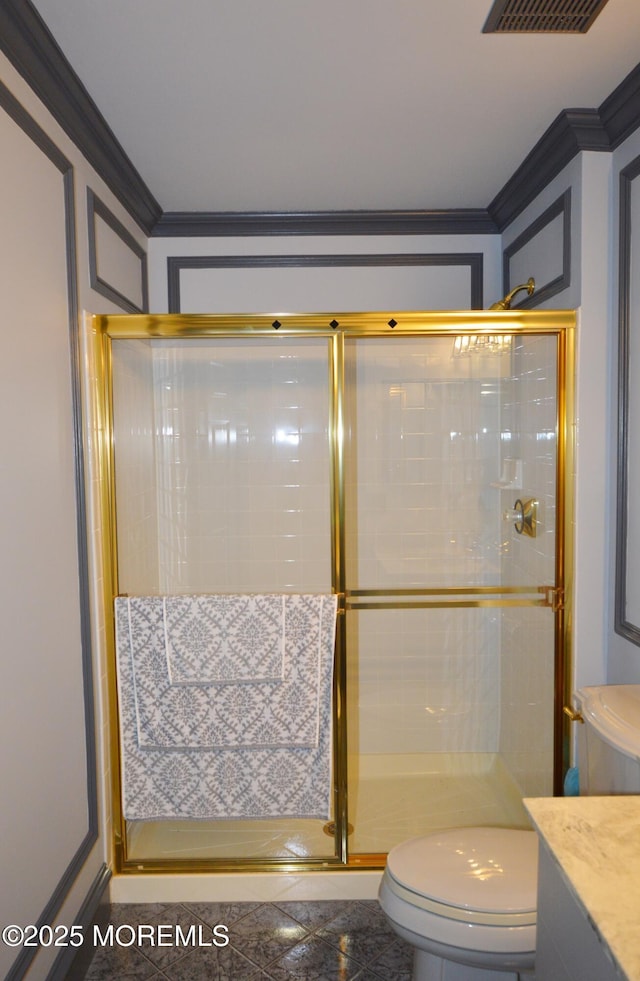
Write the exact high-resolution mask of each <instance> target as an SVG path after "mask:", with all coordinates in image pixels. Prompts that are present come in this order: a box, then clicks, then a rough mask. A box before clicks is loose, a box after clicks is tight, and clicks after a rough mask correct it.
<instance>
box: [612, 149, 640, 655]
mask: <svg viewBox="0 0 640 981" xmlns="http://www.w3.org/2000/svg"><path fill="white" fill-rule="evenodd" d="M639 178H640V156H639V157H636V158H635V160H632V161H631V163H630V164H628V165H627V166H626V167H625V168H624V169H623V170H621V171H620V175H619V186H620V203H619V231H618V235H619V251H618V426H617V440H618V442H617V457H618V458H617V486H616V582H615V604H614V629H615V632H616V633H617V634H620V636H621V637H625V638H626V639H627V640H629V641H631V643H632V644H637V645H638V646H640V624H637V623H632V622H631V621H630V619H629V616H628V614H627V554H628V547H629V543H628V540H627V538H628V509H629V482H628V456H629V422H630V419H629V386H630V384H631V380H630V373H629V367H630V342H631V337H630V331H631V253H632V248H633V239H632V235H633V229H632V224H631V191H632V184H633V182H634V181H636V180H638V179H639ZM636 232H637V229H636ZM637 360H638V358H637V351H636V352H635V361H634V367H635V369H636V371H637ZM636 426H637V421H636Z"/></svg>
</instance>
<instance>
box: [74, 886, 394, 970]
mask: <svg viewBox="0 0 640 981" xmlns="http://www.w3.org/2000/svg"><path fill="white" fill-rule="evenodd" d="M109 922H110V923H111V924H113V926H114V930H117V928H118V926H122V925H124V926H125V929H123V930H121V931H120V932H119V937H120V939H121V940H122V941H124V943H127V944H128V942H129V940H130V939H131V938H132V937H135V938H138V937H139V936H140V931H139V929H138V927H139V925H144V927H145V928H146V934H147V935H148V936H153V937H154V939H156V940H157V938H159V937H162V939H163V940H167V939H169V940H173V939H175V938H176V937H178V938H180V937H185V938H187V939H188V940H190V941H191V942H190V943H188V944H187V945H185V944H184V943H182V944H177V945H176V944H174V943H170V944H169V945H167V946H164V945H162V946H157V945H152V944H151V943H150V942H145V941H144V937H143V942H142V943H141V944H140V945H139V946H134V945H131V946H128V945H127V946H125V945H124V943H121V944H120V945H118V944H116V943H114V944H113V946H109V945H107V946H100V945H98V946H97V947H96V952H95V954H94V956H93V959H92V961H91V963H90V965H89V968H88V970H87V973H86V975H85V981H107V979H118V981H205V979H206V981H286V979H293V981H296V979H300V981H410V977H411V960H412V957H411V948H410V947H409V945H408V944H406V943H405V942H404V941H402V940H400V939H399V938H398V937H396V935H395V934H394V933H393V932H392V931H391V930H390V928H389V926H388V924H387V922H386V920H385V918H384V916H383V914H382V912H381V910H380V907H379V906H378V903H377V902H376V901H375V900H371V901H368V900H367V901H358V902H354V901H333V900H327V901H317V902H283V903H277V904H275V903H174V904H170V903H167V904H163V903H155V904H151V905H149V904H137V903H134V904H116V905H113V906H111V908H110V916H109ZM217 924H221V925H224V926H225V927H227V934H228V938H229V943H228V944H227V945H226V946H222V947H216V946H201V945H200V938H202V941H204V942H205V943H209V942H211V941H212V936H213V935H212V928H213V927H214V926H216V925H217ZM159 926H162V927H163V930H162V931H160V932H159V931H158V927H159ZM178 926H179V927H180V928H181V931H178V930H177V927H178ZM190 927H195V929H194V930H193V931H192V932H191V933H190V932H189V929H190ZM129 928H132V929H129ZM149 928H152V929H149ZM199 928H200V929H199ZM218 935H219V936H220V937H224V931H220V930H219V931H218ZM102 936H105V927H104V926H103V927H102ZM114 937H115V934H114Z"/></svg>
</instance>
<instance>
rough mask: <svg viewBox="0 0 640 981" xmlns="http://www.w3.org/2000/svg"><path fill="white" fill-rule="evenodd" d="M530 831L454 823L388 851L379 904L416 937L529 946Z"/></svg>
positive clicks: (532, 918) (532, 917) (494, 947)
mask: <svg viewBox="0 0 640 981" xmlns="http://www.w3.org/2000/svg"><path fill="white" fill-rule="evenodd" d="M536 901H537V835H536V834H535V832H533V831H518V830H514V829H511V828H459V829H454V830H450V831H444V832H440V833H436V834H433V835H427V836H423V837H421V838H413V839H411V840H410V841H406V842H403V843H402V844H401V845H398V846H396V848H394V849H392V851H391V852H389V855H388V857H387V867H386V869H385V873H384V876H383V880H382V884H381V887H380V903H381V905H382V908H383V910H384V911H385V913H386V914H387V915H388V916H389V918H390V919H391V920H392V921H394V922H395V923H397V924H398V925H400V926H402V927H404V928H405V929H407V930H409V931H410V932H411V933H412V934H415V935H416V936H420V937H423V938H425V939H432V940H434V941H437V942H439V943H444V944H446V945H449V946H451V947H456V948H464V949H467V950H476V951H484V952H487V953H495V954H505V955H506V954H514V955H516V954H519V953H525V952H531V951H533V950H534V949H535V934H536Z"/></svg>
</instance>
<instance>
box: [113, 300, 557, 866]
mask: <svg viewBox="0 0 640 981" xmlns="http://www.w3.org/2000/svg"><path fill="white" fill-rule="evenodd" d="M573 324H574V317H573V315H572V314H569V313H566V312H565V313H550V312H544V313H538V314H535V313H503V314H488V313H453V314H403V315H402V320H401V322H398V321H397V320H396V319H395V318H390V315H388V314H380V315H375V314H368V315H353V314H350V315H345V316H342V317H321V316H320V315H313V316H309V317H302V316H297V315H296V316H288V317H286V316H285V315H280V316H279V319H278V320H276V321H273V318H272V317H269V318H267V317H251V318H246V317H236V318H234V317H189V316H166V317H153V318H152V317H123V316H117V317H101V318H96V321H95V325H96V335H97V337H98V339H99V345H100V357H101V358H102V362H103V372H102V385H103V388H102V413H103V418H102V419H101V423H100V425H101V427H102V430H103V431H104V435H105V437H106V438H105V439H104V440H103V441H102V443H101V445H102V449H103V456H102V468H103V469H102V472H103V474H104V478H105V480H104V484H105V488H106V490H105V497H104V501H103V529H104V542H105V616H106V618H107V626H108V630H107V633H108V635H109V636H111V637H112V636H113V634H110V627H109V624H110V619H109V618H110V617H111V616H112V610H113V600H114V597H116V596H121V597H122V596H140V595H143V596H167V595H169V596H172V595H179V596H180V595H185V594H191V595H192V594H218V593H243V594H262V593H271V594H273V593H284V594H299V593H302V594H329V593H333V594H337V598H338V616H337V629H336V649H335V674H334V691H333V694H334V699H333V719H332V731H331V748H332V770H333V772H332V787H331V798H332V808H331V813H329V814H328V815H327V816H326V818H322V819H321V818H318V819H309V818H299V819H293V818H281V819H278V818H277V817H275V816H274V818H273V819H269V820H239V819H237V818H234V819H229V820H225V819H222V820H197V821H196V820H174V821H171V820H135V819H127V817H126V815H123V814H122V811H121V777H120V776H119V775H118V774H119V773H120V772H121V770H120V768H119V764H118V753H119V746H120V743H119V736H118V724H119V720H118V717H117V715H118V713H117V704H116V699H115V692H116V687H117V685H116V676H115V675H116V672H115V667H114V665H115V657H114V655H113V652H112V662H111V663H112V668H111V681H112V702H111V705H112V709H111V727H112V752H113V770H114V826H115V834H116V851H117V859H118V865H119V867H121V868H128V869H130V870H135V869H136V868H137V869H143V870H146V869H153V868H175V869H178V868H184V869H191V870H196V871H202V870H207V869H229V868H244V867H248V866H250V867H255V868H271V867H279V868H282V867H291V868H298V869H301V868H310V869H311V868H324V867H327V866H340V867H348V866H356V867H366V866H369V867H377V866H379V865H380V864H381V862H383V861H384V854H385V853H386V851H387V850H388V849H389V848H390V847H392V846H393V845H394V844H396V843H397V841H399V840H403V839H405V838H407V837H409V836H411V835H413V834H420V833H423V832H425V831H428V830H430V829H434V828H438V827H445V826H447V827H450V826H452V825H462V824H478V823H480V824H494V825H495V824H508V825H510V826H518V825H523V824H525V823H526V815H525V812H524V809H523V807H522V797H523V796H524V795H537V794H549V793H552V792H553V791H554V789H557V788H558V785H559V781H561V779H562V764H563V756H562V753H563V746H562V721H561V720H562V715H561V705H562V699H563V696H564V691H563V688H564V687H565V686H566V685H567V683H568V681H567V671H566V665H567V663H568V639H567V631H566V622H567V621H566V617H565V612H564V588H565V585H566V568H567V567H570V554H569V552H570V546H569V536H568V534H567V527H568V524H567V511H568V504H569V503H570V501H569V498H568V495H567V490H566V488H567V483H568V480H569V476H570V472H571V456H570V440H569V439H568V436H567V434H568V432H569V431H570V430H569V422H570V420H569V412H568V409H569V406H570V403H571V392H570V379H571V371H570V366H571V360H572V359H571V344H572V341H571V338H572V330H571V328H572V327H573Z"/></svg>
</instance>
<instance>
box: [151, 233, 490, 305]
mask: <svg viewBox="0 0 640 981" xmlns="http://www.w3.org/2000/svg"><path fill="white" fill-rule="evenodd" d="M499 250H500V242H499V239H498V237H497V236H495V235H494V236H492V235H466V236H465V235H455V236H454V235H404V236H402V235H377V236H374V235H371V236H363V235H361V236H353V235H344V236H342V235H341V236H307V235H302V236H291V237H289V236H276V237H270V238H266V237H259V236H256V237H249V238H192V239H182V238H171V239H167V238H156V239H151V241H150V242H149V295H150V307H151V309H152V310H153V311H155V312H158V313H162V312H166V311H167V310H168V288H167V260H168V259H169V258H170V257H176V258H177V257H182V258H186V257H194V256H201V257H212V258H214V257H223V256H238V257H240V258H245V257H249V256H316V255H317V256H321V257H326V256H340V255H354V254H355V255H373V256H375V255H381V254H385V255H398V254H403V253H406V254H408V255H409V256H411V255H416V254H429V255H431V254H438V255H442V254H447V255H448V254H450V253H465V254H468V253H479V254H481V255H482V256H483V293H484V301H483V302H484V306H488V305H489V303H492V302H493V300H494V299H497V298H499V295H501V294H500V289H501V287H500V272H499V260H500V252H499ZM180 294H181V301H182V302H181V305H180V310H181V312H182V313H229V312H233V313H257V312H267V311H272V310H273V311H278V310H279V311H288V312H300V313H312V312H318V313H324V312H331V313H338V312H341V311H342V312H349V311H363V310H390V311H395V310H438V309H468V308H469V307H470V305H471V293H470V277H469V272H468V267H464V266H456V265H445V266H429V265H424V266H423V265H419V266H415V265H407V266H402V265H398V264H394V265H390V266H373V267H366V266H356V267H340V266H324V267H313V266H311V267H308V266H307V267H304V268H301V267H299V266H287V267H286V268H268V269H263V268H246V267H244V268H239V269H207V268H199V269H183V270H181V272H180Z"/></svg>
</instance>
